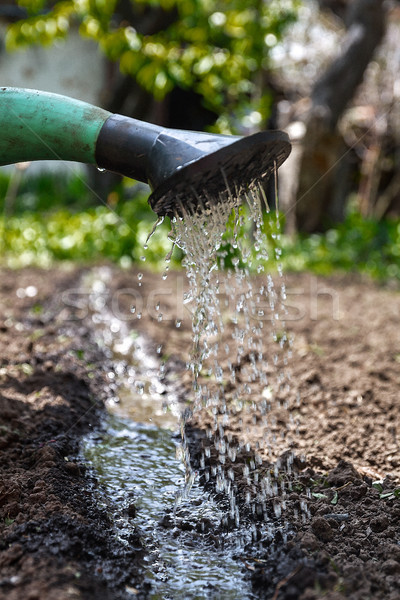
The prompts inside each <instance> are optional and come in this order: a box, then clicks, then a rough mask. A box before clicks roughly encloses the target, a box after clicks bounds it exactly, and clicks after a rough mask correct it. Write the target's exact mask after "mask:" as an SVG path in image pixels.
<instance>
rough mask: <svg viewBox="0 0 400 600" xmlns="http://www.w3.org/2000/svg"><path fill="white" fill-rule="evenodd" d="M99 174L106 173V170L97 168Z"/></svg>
mask: <svg viewBox="0 0 400 600" xmlns="http://www.w3.org/2000/svg"><path fill="white" fill-rule="evenodd" d="M97 170H98V172H99V173H104V171H105V169H104V168H103V167H97Z"/></svg>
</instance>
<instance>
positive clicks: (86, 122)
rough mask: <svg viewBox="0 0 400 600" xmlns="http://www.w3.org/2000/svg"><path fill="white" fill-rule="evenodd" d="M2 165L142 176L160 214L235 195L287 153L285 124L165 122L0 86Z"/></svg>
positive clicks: (267, 172)
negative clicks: (281, 127) (222, 126)
mask: <svg viewBox="0 0 400 600" xmlns="http://www.w3.org/2000/svg"><path fill="white" fill-rule="evenodd" d="M0 130H1V138H0V165H6V164H12V163H15V162H23V161H32V160H61V161H78V162H82V163H87V164H91V165H96V166H97V167H98V168H99V169H100V170H103V169H104V170H109V171H113V172H115V173H119V174H120V175H123V176H126V177H131V178H133V179H136V180H139V181H143V182H146V183H148V184H149V185H150V188H151V190H152V193H151V195H150V198H149V203H150V206H151V208H152V209H153V210H154V211H155V212H156V213H157V214H158V215H159V216H165V215H167V216H174V215H176V214H182V212H184V211H185V210H189V211H194V210H196V209H197V208H198V207H200V206H203V205H206V204H210V203H212V202H215V201H216V200H218V199H219V200H221V199H222V200H223V199H224V198H227V197H228V195H231V194H234V195H236V196H237V195H239V194H241V193H243V192H245V191H246V190H247V189H248V188H249V187H251V186H252V185H254V184H255V183H262V182H263V181H264V180H266V179H268V178H269V177H270V175H271V174H272V172H273V171H274V169H277V168H278V167H279V166H280V165H281V164H282V163H283V161H284V160H285V159H286V158H287V157H288V155H289V153H290V150H291V145H290V142H289V138H288V136H287V135H286V134H285V133H284V132H282V131H262V132H259V133H255V134H253V135H250V136H245V137H238V136H228V135H219V134H210V133H200V132H194V131H185V130H178V129H167V128H164V127H158V126H156V125H152V124H150V123H146V122H143V121H139V120H137V119H132V118H129V117H126V116H122V115H119V114H112V113H110V112H108V111H106V110H103V109H102V108H98V107H97V106H93V105H91V104H87V103H86V102H82V101H80V100H75V99H73V98H69V97H67V96H61V95H58V94H52V93H48V92H42V91H37V90H31V89H22V88H7V87H5V88H4V87H3V88H0Z"/></svg>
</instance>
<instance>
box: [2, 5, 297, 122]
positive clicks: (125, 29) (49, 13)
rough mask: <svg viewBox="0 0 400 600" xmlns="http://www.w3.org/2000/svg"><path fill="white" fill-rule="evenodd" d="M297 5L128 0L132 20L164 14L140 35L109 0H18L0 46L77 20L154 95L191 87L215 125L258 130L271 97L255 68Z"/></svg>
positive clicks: (47, 38) (55, 33)
mask: <svg viewBox="0 0 400 600" xmlns="http://www.w3.org/2000/svg"><path fill="white" fill-rule="evenodd" d="M298 3H299V0H284V1H283V0H270V1H269V2H264V1H262V0H132V1H131V9H132V14H133V15H136V17H137V20H138V21H140V18H141V17H142V16H143V14H147V12H148V11H149V9H150V8H151V7H152V8H153V9H157V8H158V9H160V8H161V9H163V11H164V13H165V15H164V16H165V27H164V28H161V30H159V31H158V32H157V33H153V34H152V35H144V34H141V33H139V31H137V30H136V29H135V28H134V27H133V26H132V25H134V24H135V23H134V22H132V23H127V22H126V20H121V18H119V17H118V15H117V13H116V11H118V6H117V4H118V3H117V2H116V0H66V1H64V2H56V3H55V4H54V5H53V6H51V7H48V6H47V5H48V4H50V3H47V2H42V1H39V0H31V1H29V0H20V1H19V4H20V5H21V6H24V7H25V8H28V9H29V15H30V16H29V17H28V18H27V19H24V20H22V21H18V22H16V23H14V24H12V25H11V26H10V27H9V29H8V32H7V38H6V43H7V48H8V49H9V50H14V49H16V48H21V47H24V46H26V45H31V44H44V45H46V44H51V43H52V42H53V41H54V40H56V39H58V38H63V37H65V36H66V35H67V34H68V31H69V29H70V27H71V26H72V24H73V23H74V22H78V23H79V24H80V33H81V35H83V36H85V37H87V38H91V39H93V40H95V41H96V42H97V43H98V44H99V46H100V48H101V49H102V51H103V52H104V54H105V55H106V56H107V57H108V58H109V59H110V60H112V61H116V62H118V63H119V66H120V69H121V71H122V72H123V73H125V74H128V75H130V76H132V77H133V78H134V79H135V80H136V81H137V82H138V83H139V84H140V85H141V86H142V87H143V88H145V89H146V90H147V91H149V92H151V93H152V94H153V95H154V97H155V98H156V99H157V100H161V99H162V98H164V96H165V95H166V94H167V93H168V92H169V91H171V90H172V89H173V88H174V87H175V86H180V87H182V88H185V89H192V90H194V91H196V92H197V93H198V94H200V95H201V96H202V97H203V99H204V103H205V105H206V106H207V107H208V108H210V109H211V110H213V111H214V112H216V114H217V115H219V117H220V118H219V123H218V127H219V129H220V130H224V131H230V130H231V129H232V128H235V126H237V127H238V128H240V127H243V126H244V127H250V128H251V127H257V126H258V125H260V124H261V123H262V122H263V121H265V119H266V118H267V116H268V113H269V106H270V98H269V94H268V91H267V90H264V89H262V88H263V86H262V72H263V70H264V69H265V68H267V66H268V55H269V52H270V49H271V48H272V47H273V46H274V45H275V44H276V43H277V42H278V41H279V39H280V38H281V36H282V33H283V31H284V29H285V27H286V26H287V25H288V24H289V23H291V22H292V21H293V20H294V19H295V16H296V8H297V6H298ZM51 4H52V3H51ZM46 6H47V9H46ZM146 11H147V12H146ZM133 20H134V19H133ZM234 113H235V119H236V122H235V120H234V118H233V114H234ZM238 118H239V120H240V122H237V119H238Z"/></svg>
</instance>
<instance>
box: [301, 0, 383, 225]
mask: <svg viewBox="0 0 400 600" xmlns="http://www.w3.org/2000/svg"><path fill="white" fill-rule="evenodd" d="M346 21H347V33H346V35H345V38H344V40H343V44H342V51H341V53H340V54H339V56H338V57H337V58H336V59H335V60H334V61H333V62H332V63H331V65H330V66H329V67H328V69H327V70H326V72H325V73H324V74H323V75H322V76H321V77H320V78H319V79H318V81H317V82H316V84H315V86H314V88H313V90H312V93H311V108H310V109H309V111H308V112H307V113H306V114H305V116H304V117H303V122H304V124H305V135H304V137H303V139H302V141H301V151H300V152H299V161H300V163H299V167H298V169H297V171H298V173H299V179H298V182H297V193H296V196H295V197H294V196H293V197H292V198H291V201H292V208H291V210H294V211H295V215H296V226H297V229H298V230H300V231H305V232H313V231H321V230H323V229H325V228H326V227H327V226H328V225H329V224H330V223H331V222H332V221H333V220H340V219H341V217H342V216H343V214H344V208H345V201H346V195H347V194H346V191H345V189H344V181H343V176H344V174H345V172H346V171H347V170H348V169H350V166H351V165H350V163H349V161H348V159H349V155H350V151H349V149H348V148H346V146H345V144H344V142H343V140H342V138H341V136H340V134H339V133H338V131H337V129H336V125H337V122H338V120H339V118H340V117H341V115H342V114H343V112H344V110H345V108H346V106H347V105H348V103H349V101H350V100H351V99H352V98H353V96H354V94H355V92H356V89H357V87H358V85H359V84H360V83H361V81H362V79H363V76H364V72H365V69H366V67H367V66H368V64H369V62H370V60H371V59H372V57H373V55H374V52H375V50H376V48H377V47H378V45H379V44H380V42H381V40H382V38H383V35H384V32H385V22H386V9H385V7H384V3H383V2H382V0H355V1H354V2H350V4H349V8H348V11H347V19H346ZM347 191H348V190H347ZM289 210H290V208H289Z"/></svg>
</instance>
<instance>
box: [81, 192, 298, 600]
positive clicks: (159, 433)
mask: <svg viewBox="0 0 400 600" xmlns="http://www.w3.org/2000/svg"><path fill="white" fill-rule="evenodd" d="M262 201H263V193H262V191H261V190H258V189H257V190H254V191H253V192H250V193H249V194H248V195H247V197H246V198H245V202H246V206H247V211H248V212H247V213H246V214H247V217H246V215H245V213H243V211H241V210H240V209H237V210H235V211H234V213H233V216H232V206H233V202H232V204H231V203H230V202H226V203H225V204H218V205H216V206H214V207H213V210H212V211H209V212H206V211H205V212H203V213H201V214H200V215H185V218H184V219H183V220H182V219H173V223H172V224H173V236H174V243H175V244H177V245H178V246H180V247H181V248H182V249H183V250H184V252H185V256H186V258H185V266H186V272H187V276H188V279H189V284H190V291H189V293H188V294H187V296H186V298H185V302H187V303H191V305H192V314H193V349H192V357H191V361H190V363H189V365H188V367H189V368H190V369H191V371H192V374H193V398H192V400H193V402H192V405H193V412H194V414H196V412H201V411H202V410H203V409H204V408H206V409H208V410H210V409H211V411H212V412H213V414H214V415H215V418H214V423H213V424H212V425H211V427H210V429H209V437H210V440H211V442H212V444H214V447H215V448H216V451H217V455H218V456H219V468H218V469H217V489H218V490H219V491H222V492H224V493H225V497H226V502H225V503H224V504H221V503H217V502H216V501H215V500H214V499H213V497H212V496H211V495H210V494H209V493H207V492H205V491H204V488H203V487H202V486H200V485H199V483H198V481H197V478H196V473H195V472H194V471H193V469H192V467H191V465H190V457H189V453H188V449H187V446H186V445H185V438H183V443H182V439H181V435H180V434H179V432H181V433H182V431H184V423H182V420H181V419H182V415H181V413H182V410H181V407H180V404H179V399H178V396H177V394H176V393H175V390H174V386H173V384H168V383H164V382H162V378H161V379H160V364H159V357H157V356H152V355H151V352H149V350H148V347H147V345H146V340H145V339H142V338H141V337H140V336H132V334H131V332H130V331H129V330H128V329H127V327H126V323H124V322H121V321H119V320H118V319H117V318H116V317H115V316H113V315H112V314H111V313H109V312H108V311H107V309H106V308H105V303H104V302H103V301H102V294H103V292H104V289H105V288H106V286H107V280H109V279H110V277H111V271H109V270H108V269H107V268H100V269H98V270H97V271H95V272H93V273H92V275H91V276H90V278H88V279H87V280H86V281H85V283H84V285H85V286H86V287H87V289H89V290H90V294H91V297H92V309H93V316H92V318H93V321H94V322H95V323H96V327H97V331H98V333H99V337H100V342H101V343H102V344H103V345H104V346H105V347H106V348H108V350H109V351H111V353H112V358H113V360H114V362H115V364H116V367H115V373H116V377H117V379H119V381H118V386H117V390H116V396H115V397H114V398H110V400H109V416H108V418H107V421H106V423H105V430H104V433H103V434H102V435H100V436H99V434H93V435H92V436H89V437H88V438H87V439H86V441H85V444H84V454H85V457H86V459H87V460H88V461H89V462H90V463H91V465H92V466H93V468H94V470H95V473H96V476H97V478H98V480H99V482H100V484H101V489H102V490H103V492H104V496H103V497H102V498H101V499H100V500H99V501H101V502H103V503H105V505H106V506H107V508H108V510H109V511H110V512H111V514H112V515H113V519H114V522H115V526H116V528H117V530H118V535H119V536H120V538H121V540H122V541H124V540H126V539H127V535H128V534H127V532H129V530H130V529H131V528H132V527H136V528H137V529H138V531H139V532H140V534H141V536H142V540H143V543H144V546H145V548H146V549H147V556H148V559H147V565H146V578H147V580H148V581H150V582H151V589H152V591H151V593H150V595H149V597H150V598H154V599H158V598H159V599H168V598H171V599H172V600H180V599H182V600H190V599H196V600H197V599H198V600H201V599H208V598H218V599H222V600H224V599H226V600H229V599H232V600H236V599H237V600H246V599H251V598H252V597H253V596H252V593H251V586H250V583H249V580H248V578H246V576H245V571H246V569H245V567H244V564H243V563H244V561H245V550H244V548H245V547H246V544H251V543H253V542H254V539H255V532H254V526H250V525H246V524H245V523H244V522H242V521H241V519H240V515H239V510H238V505H237V502H236V491H237V490H236V484H235V480H234V476H233V475H232V473H233V472H232V470H227V469H226V467H225V464H226V460H227V459H228V458H229V459H230V460H235V459H234V456H235V453H236V451H237V448H236V446H233V445H230V442H229V437H228V439H227V438H226V436H225V426H226V424H227V423H228V422H229V415H230V414H231V411H232V410H234V411H237V410H240V409H242V408H243V407H247V409H248V408H249V407H250V410H251V409H252V408H251V407H253V408H254V409H256V408H257V409H258V410H261V414H262V415H264V416H263V418H264V419H265V424H266V427H265V437H264V445H265V448H267V449H268V448H270V447H271V446H272V445H273V443H274V440H273V436H272V434H271V435H270V430H269V426H268V418H269V414H268V412H269V406H270V405H271V403H272V400H273V397H274V394H275V393H277V390H280V392H282V390H283V389H284V388H285V387H287V386H288V379H289V376H288V374H287V357H288V355H289V352H290V350H289V351H288V350H287V347H288V344H287V337H286V334H285V330H284V324H283V321H282V310H283V309H282V306H283V300H284V295H285V291H284V286H283V283H282V285H281V287H280V289H279V290H278V292H277V291H276V290H275V287H274V284H273V282H272V278H271V277H270V275H268V274H264V275H265V278H264V283H262V284H261V285H259V284H257V286H258V287H257V289H253V286H252V283H251V278H250V271H251V272H254V271H255V272H257V273H258V274H260V275H262V274H263V270H264V266H263V265H264V263H265V259H266V250H265V245H266V238H265V233H264V230H263V225H262V209H261V204H262ZM248 218H250V220H251V221H252V223H253V229H252V232H251V235H252V239H251V242H250V243H251V245H252V246H253V249H254V250H255V255H254V252H253V251H252V248H251V247H250V245H249V244H247V245H246V243H244V242H241V241H240V240H241V238H243V236H241V235H240V233H241V230H242V229H243V228H244V227H246V219H248ZM227 222H230V228H231V233H230V234H228V236H227V237H226V233H225V232H226V227H227ZM224 235H225V237H223V236H224ZM275 258H276V259H277V260H278V262H279V250H277V251H276V256H275ZM226 260H230V261H231V263H232V267H233V268H232V269H231V271H230V272H229V273H228V275H227V277H225V278H224V281H223V280H222V278H221V277H220V275H219V273H220V267H221V266H223V265H224V264H225V261H226ZM222 288H223V289H222ZM232 303H233V311H232V310H231V311H230V317H229V320H230V326H232V325H233V334H232V336H231V342H230V343H229V344H228V343H225V345H222V346H221V339H222V335H223V332H224V327H225V326H226V322H227V321H226V313H227V312H229V311H228V309H229V307H230V308H232ZM267 313H268V315H267ZM278 332H279V335H278ZM266 342H267V343H266ZM265 347H267V349H268V352H266V350H265ZM270 347H273V352H272V353H271V351H270ZM278 363H279V364H280V365H281V366H280V367H279V369H278V366H277V365H278ZM271 366H272V371H273V377H271V376H270V374H269V373H270V372H271ZM268 369H269V370H268ZM204 375H206V377H205V376H204ZM113 377H114V373H110V378H111V379H112V378H113ZM226 382H229V383H230V386H227V385H226ZM228 389H229V390H230V391H228ZM256 397H257V399H258V400H256ZM271 399H272V400H271ZM257 402H258V403H257ZM284 408H286V407H284ZM285 427H286V429H287V431H289V430H290V424H289V425H287V424H286V425H285ZM274 435H276V434H274ZM264 445H263V444H261V447H260V445H259V449H260V451H261V450H264V449H265V448H264ZM204 459H205V457H204V456H203V460H204ZM257 460H258V458H257V454H255V457H254V461H255V463H256V462H257ZM255 463H254V464H255ZM253 470H254V469H253ZM250 476H251V474H249V476H248V480H249V482H250V479H249V477H250ZM268 477H269V476H268ZM254 481H255V480H254ZM253 483H254V482H253ZM256 483H257V485H258V490H259V491H258V492H257V494H258V502H259V505H260V506H262V505H263V502H264V503H265V500H266V499H267V498H268V497H270V496H271V495H272V494H274V495H277V485H276V483H274V482H271V480H270V479H269V478H267V479H266V480H265V481H261V482H260V481H258V475H257V481H256ZM259 484H260V485H259ZM253 487H254V486H253ZM283 495H284V494H283ZM248 501H249V502H251V501H252V499H251V498H250V496H249V499H248ZM283 503H284V501H283ZM283 503H282V504H283ZM276 506H277V510H279V511H280V510H281V507H280V505H279V506H278V504H277V505H276ZM227 514H229V515H230V517H231V522H236V529H232V528H231V529H230V530H229V528H226V527H223V524H224V523H226V515H227ZM257 535H258V537H260V536H261V538H263V537H264V539H265V538H267V537H269V538H271V537H273V531H272V526H271V522H270V519H269V517H268V515H267V514H266V513H265V514H264V521H263V523H261V524H260V525H259V526H258V533H257ZM126 543H127V542H126ZM253 545H254V544H253Z"/></svg>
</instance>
